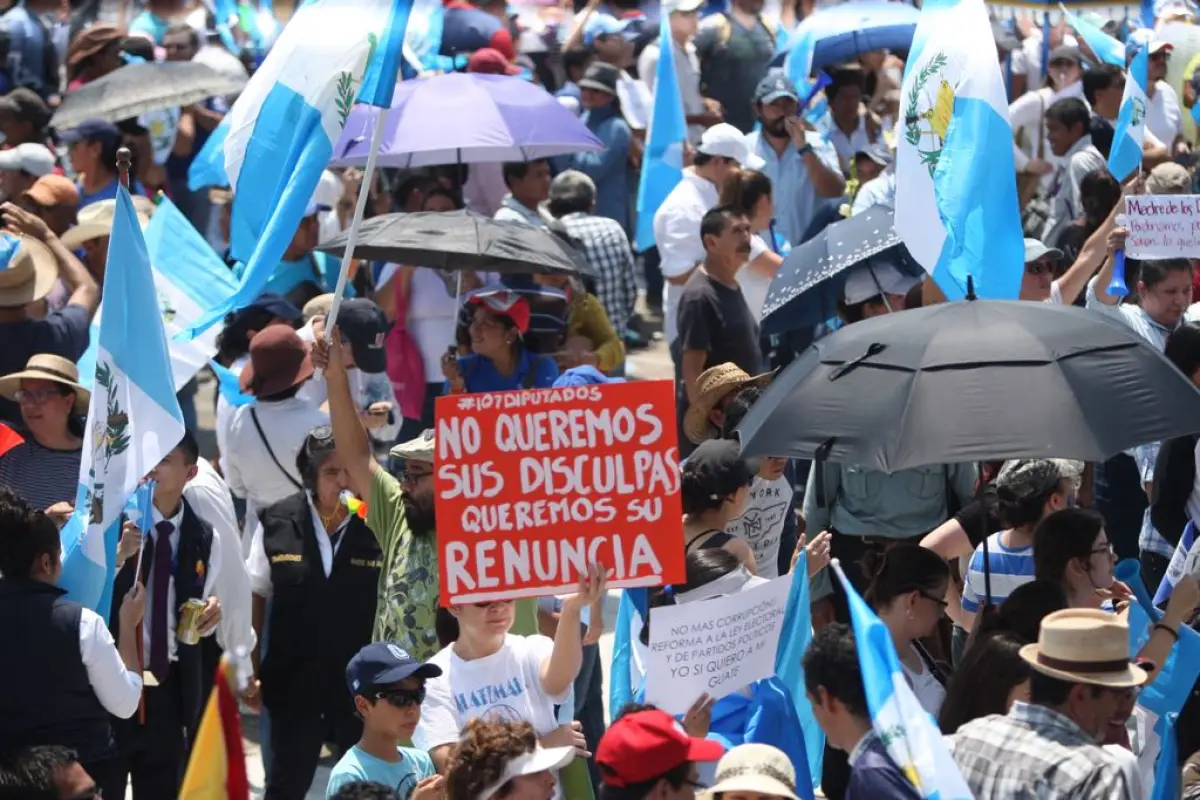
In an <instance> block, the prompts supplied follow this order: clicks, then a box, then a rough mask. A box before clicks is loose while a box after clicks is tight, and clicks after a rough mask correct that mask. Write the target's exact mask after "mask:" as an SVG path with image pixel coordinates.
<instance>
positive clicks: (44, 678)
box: [0, 486, 146, 796]
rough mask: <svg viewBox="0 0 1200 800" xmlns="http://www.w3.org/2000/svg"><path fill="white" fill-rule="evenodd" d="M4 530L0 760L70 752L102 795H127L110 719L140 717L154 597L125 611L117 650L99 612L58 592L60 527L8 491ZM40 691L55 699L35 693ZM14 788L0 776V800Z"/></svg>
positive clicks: (4, 770)
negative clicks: (142, 632)
mask: <svg viewBox="0 0 1200 800" xmlns="http://www.w3.org/2000/svg"><path fill="white" fill-rule="evenodd" d="M0 528H2V529H3V530H4V536H2V537H0V574H2V575H3V577H0V633H2V634H3V636H4V641H6V642H8V643H10V646H8V647H4V648H2V649H0V675H2V676H3V678H4V680H3V682H2V683H0V753H4V754H5V756H7V757H9V758H14V756H13V753H14V752H15V751H18V750H20V749H21V748H24V747H30V746H33V745H43V746H48V745H57V746H63V747H69V748H72V750H73V752H72V755H71V758H70V759H69V761H70V762H74V761H76V760H77V759H78V760H81V761H82V762H83V763H84V765H85V766H84V767H82V769H83V770H85V771H86V772H87V774H89V775H91V776H92V778H94V779H95V780H96V781H97V782H98V783H99V785H100V786H101V788H104V789H106V790H107V791H110V792H111V793H113V794H114V796H119V795H117V794H116V789H118V788H120V789H121V790H122V791H123V788H124V787H123V785H118V783H117V780H118V774H117V773H118V765H117V750H116V747H115V746H114V744H113V732H112V728H111V726H110V723H109V719H110V718H109V715H110V714H111V715H113V716H114V717H120V718H128V717H130V716H132V715H133V714H134V712H136V711H137V708H138V701H139V699H140V698H141V696H142V674H141V662H140V660H139V658H138V643H137V641H136V636H135V631H136V630H137V624H138V622H140V621H141V619H142V614H143V612H144V611H145V607H146V592H145V590H144V589H143V588H142V586H141V585H140V584H139V585H136V586H134V587H132V588H131V589H130V590H129V593H128V595H127V596H126V597H125V598H124V602H123V603H121V604H120V605H121V611H120V615H121V626H120V627H121V629H122V630H121V631H118V632H117V636H116V639H117V642H118V643H119V644H114V642H113V639H114V637H113V635H112V634H110V633H109V629H108V626H107V625H105V623H104V621H103V620H102V619H101V618H100V617H99V616H98V615H97V614H96V613H95V612H94V611H92V610H91V609H88V608H85V607H83V606H82V605H80V604H79V603H77V602H74V601H71V600H68V599H67V598H66V592H65V591H63V590H61V589H58V588H57V587H56V586H55V584H56V583H57V582H58V579H59V577H60V576H61V574H62V561H61V558H62V557H61V555H60V552H59V551H60V544H59V535H58V528H57V526H56V525H55V524H54V522H53V520H52V519H51V518H50V517H48V516H46V515H45V514H43V513H42V511H41V510H40V509H35V508H33V507H31V506H30V504H29V503H27V502H26V501H24V500H22V499H21V498H20V497H18V496H17V495H16V494H15V493H13V492H12V490H10V489H8V488H6V487H4V486H0ZM17 642H19V643H20V646H15V643H17ZM39 685H40V686H47V687H51V688H52V691H47V692H32V691H30V688H31V687H33V686H39ZM64 763H65V762H64ZM11 770H13V766H12V765H11V764H4V765H3V766H2V767H0V776H4V775H6V774H7V775H9V776H10V777H11V775H12V772H11ZM11 788H13V785H12V784H6V783H5V780H4V778H2V777H0V796H8V794H7V791H6V790H7V789H11ZM29 788H32V787H29ZM14 796H15V795H14Z"/></svg>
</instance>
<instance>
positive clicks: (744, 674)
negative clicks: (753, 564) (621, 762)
mask: <svg viewBox="0 0 1200 800" xmlns="http://www.w3.org/2000/svg"><path fill="white" fill-rule="evenodd" d="M791 586H792V576H791V575H790V574H788V575H784V576H783V577H781V578H776V579H775V580H772V581H768V582H767V583H764V584H762V585H761V586H756V587H754V588H753V589H748V590H746V591H744V592H738V593H736V594H728V595H724V596H721V597H714V598H712V599H711V600H701V601H698V602H693V603H682V604H678V605H672V606H663V607H660V608H655V609H652V610H651V611H650V652H649V659H648V663H647V669H646V702H647V703H652V704H654V705H656V706H658V707H659V708H661V709H662V710H663V711H666V712H667V713H668V714H683V713H685V712H686V711H687V710H688V709H689V708H691V706H692V704H693V703H695V702H696V700H697V699H699V697H700V695H702V694H704V693H706V692H707V693H708V694H709V695H710V696H711V697H714V698H717V699H720V698H722V697H724V696H726V695H728V694H732V693H733V692H736V691H737V690H738V689H741V688H743V687H746V686H749V685H750V684H751V683H753V682H754V681H758V680H762V679H763V678H770V677H772V676H774V675H775V652H776V650H778V648H779V634H780V632H781V631H782V629H783V615H784V610H785V608H786V606H787V598H788V592H789V591H790V590H791Z"/></svg>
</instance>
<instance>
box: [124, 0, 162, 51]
mask: <svg viewBox="0 0 1200 800" xmlns="http://www.w3.org/2000/svg"><path fill="white" fill-rule="evenodd" d="M170 27H171V23H170V21H169V20H165V19H163V18H162V17H160V16H158V15H157V14H154V13H152V12H151V11H150V9H146V10H145V11H143V12H142V13H140V14H138V15H137V16H136V17H134V18H133V22H131V23H129V32H130V33H131V34H132V33H140V34H144V35H145V36H148V37H150V40H151V41H152V42H154V43H155V44H156V45H162V43H163V40H164V39H166V38H167V29H168V28H170Z"/></svg>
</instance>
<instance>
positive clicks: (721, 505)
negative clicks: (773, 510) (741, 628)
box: [679, 439, 755, 572]
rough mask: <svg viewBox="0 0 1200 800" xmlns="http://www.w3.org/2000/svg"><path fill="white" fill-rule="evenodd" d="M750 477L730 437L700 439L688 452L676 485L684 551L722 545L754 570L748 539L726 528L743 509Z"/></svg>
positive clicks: (751, 482)
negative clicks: (677, 487)
mask: <svg viewBox="0 0 1200 800" xmlns="http://www.w3.org/2000/svg"><path fill="white" fill-rule="evenodd" d="M754 479H755V476H754V472H753V471H752V470H751V469H750V466H749V464H748V463H747V462H746V460H745V459H744V458H742V456H741V453H740V452H739V447H738V444H737V442H735V441H733V440H730V439H712V440H709V441H706V442H702V443H701V444H700V446H698V447H697V448H696V449H695V450H694V451H693V452H692V454H691V455H690V456H688V459H687V461H686V462H684V465H683V475H682V477H681V478H680V489H679V492H680V496H681V499H682V501H683V551H684V553H690V552H692V551H695V550H715V549H718V548H720V549H724V550H726V551H728V552H729V553H731V554H732V555H734V556H737V558H738V560H739V561H741V562H742V563H743V564H745V565H746V567H747V568H748V569H749V570H750V571H751V572H755V561H754V552H753V550H751V548H750V545H749V543H747V542H746V541H745V540H744V539H741V538H738V537H737V536H734V535H732V534H730V533H728V532H727V531H726V529H727V528H728V527H729V523H730V521H731V520H734V519H737V518H738V517H741V516H742V514H743V513H744V512H745V510H746V501H747V500H748V499H749V497H750V487H751V486H752V485H753V483H754Z"/></svg>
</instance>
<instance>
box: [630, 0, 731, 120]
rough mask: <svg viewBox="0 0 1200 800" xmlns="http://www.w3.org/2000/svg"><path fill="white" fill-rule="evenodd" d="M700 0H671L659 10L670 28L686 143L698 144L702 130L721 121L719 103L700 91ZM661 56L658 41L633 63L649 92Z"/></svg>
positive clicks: (656, 73)
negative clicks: (635, 63) (698, 51)
mask: <svg viewBox="0 0 1200 800" xmlns="http://www.w3.org/2000/svg"><path fill="white" fill-rule="evenodd" d="M703 5H704V3H703V2H701V0H674V1H673V2H671V3H668V4H667V5H666V6H665V7H664V8H663V10H664V11H665V12H667V14H668V20H669V22H668V24H669V25H670V26H671V45H672V47H671V50H672V55H673V57H674V59H675V81H676V83H678V84H679V94H680V96H681V99H682V100H683V113H684V117H685V119H686V121H687V123H688V140H689V141H690V142H691V143H692V144H699V143H700V137H701V136H702V135H703V133H704V129H705V128H708V127H709V126H711V125H717V124H719V123H721V122H724V121H725V116H724V113H723V109H722V108H721V104H720V103H719V102H718V101H716V100H712V99H710V98H707V97H703V96H702V95H701V92H700V59H699V57H698V56H697V55H696V45H695V41H694V40H695V38H696V31H697V30H698V28H699V24H700V14H699V11H700V8H701V6H703ZM661 57H662V53H661V52H660V48H659V43H658V41H653V42H650V43H649V44H647V45H646V47H645V48H644V49H643V50H642V54H641V55H640V56H638V60H637V74H638V77H639V78H641V80H642V81H643V82H644V83H645V84H646V87H647V88H648V89H649V90H650V91H651V92H653V91H654V83H655V81H656V80H657V79H658V61H659V59H660V58H661Z"/></svg>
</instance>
